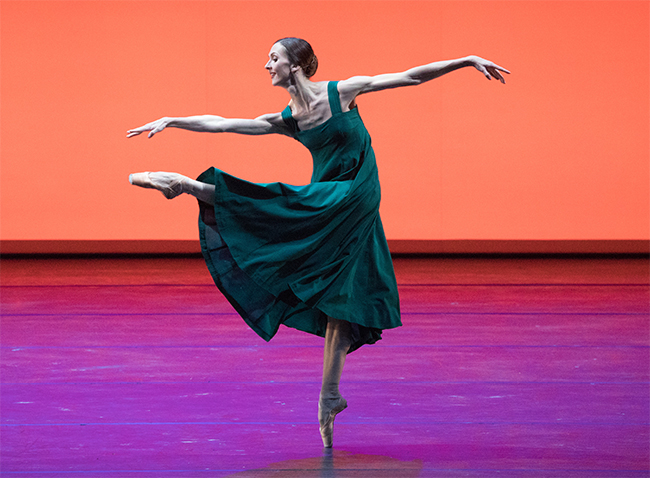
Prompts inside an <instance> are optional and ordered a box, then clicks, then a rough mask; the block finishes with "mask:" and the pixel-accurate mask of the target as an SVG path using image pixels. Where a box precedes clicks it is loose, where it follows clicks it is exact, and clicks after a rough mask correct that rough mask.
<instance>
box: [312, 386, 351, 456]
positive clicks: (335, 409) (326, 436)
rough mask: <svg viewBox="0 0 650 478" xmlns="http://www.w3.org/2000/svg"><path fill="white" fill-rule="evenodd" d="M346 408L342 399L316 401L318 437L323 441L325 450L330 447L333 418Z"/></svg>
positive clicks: (345, 403)
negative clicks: (318, 426)
mask: <svg viewBox="0 0 650 478" xmlns="http://www.w3.org/2000/svg"><path fill="white" fill-rule="evenodd" d="M347 407H348V402H347V401H346V400H345V399H344V398H343V397H339V398H338V399H335V400H322V399H320V400H318V423H319V425H320V436H321V438H322V439H323V446H324V447H325V448H331V447H332V442H333V440H332V435H333V432H334V418H336V415H337V414H338V413H340V412H342V411H343V410H345V409H346V408H347Z"/></svg>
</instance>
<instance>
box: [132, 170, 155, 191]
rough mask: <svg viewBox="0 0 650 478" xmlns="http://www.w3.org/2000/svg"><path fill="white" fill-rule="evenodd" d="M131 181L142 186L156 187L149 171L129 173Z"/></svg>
mask: <svg viewBox="0 0 650 478" xmlns="http://www.w3.org/2000/svg"><path fill="white" fill-rule="evenodd" d="M129 182H130V183H131V184H133V185H134V186H140V187H141V188H149V189H156V187H155V186H154V185H153V184H152V182H151V179H150V178H149V172H145V173H133V174H129Z"/></svg>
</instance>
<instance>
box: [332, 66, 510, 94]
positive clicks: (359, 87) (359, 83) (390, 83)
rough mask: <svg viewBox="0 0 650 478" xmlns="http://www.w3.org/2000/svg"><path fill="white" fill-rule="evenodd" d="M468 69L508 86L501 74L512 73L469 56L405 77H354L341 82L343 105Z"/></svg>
mask: <svg viewBox="0 0 650 478" xmlns="http://www.w3.org/2000/svg"><path fill="white" fill-rule="evenodd" d="M467 66H473V67H474V68H476V69H477V70H478V71H480V72H481V73H483V74H484V75H485V76H486V78H487V79H488V80H491V79H492V78H495V79H497V80H499V81H500V82H501V83H505V80H504V78H503V75H502V74H501V72H503V73H508V74H509V73H510V72H509V71H508V70H506V69H505V68H502V67H500V66H498V65H496V64H494V63H492V62H491V61H488V60H485V59H483V58H480V57H478V56H467V57H465V58H459V59H457V60H448V61H437V62H434V63H429V64H427V65H422V66H416V67H415V68H411V69H409V70H406V71H403V72H401V73H387V74H383V75H376V76H353V77H352V78H349V79H347V80H343V81H340V82H339V94H340V95H341V100H342V102H346V101H352V100H353V99H354V98H356V97H357V96H358V95H362V94H364V93H370V92H373V91H381V90H386V89H389V88H399V87H401V86H413V85H420V84H422V83H425V82H427V81H430V80H433V79H434V78H438V77H440V76H442V75H446V74H447V73H450V72H452V71H455V70H458V69H459V68H464V67H467Z"/></svg>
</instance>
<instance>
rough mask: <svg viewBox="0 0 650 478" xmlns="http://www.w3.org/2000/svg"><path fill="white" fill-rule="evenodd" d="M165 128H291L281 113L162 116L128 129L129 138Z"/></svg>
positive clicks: (206, 130) (250, 130)
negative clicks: (248, 115)
mask: <svg viewBox="0 0 650 478" xmlns="http://www.w3.org/2000/svg"><path fill="white" fill-rule="evenodd" d="M165 128H181V129H186V130H189V131H197V132H201V133H239V134H250V135H260V134H286V135H290V134H291V133H290V131H289V129H288V128H287V127H286V125H285V124H284V121H283V120H282V114H281V113H272V114H267V115H262V116H259V117H257V118H255V119H239V118H222V117H221V116H213V115H203V116H187V117H183V118H168V117H165V118H160V119H159V120H156V121H152V122H151V123H147V124H146V125H144V126H140V127H139V128H135V129H130V130H129V131H127V136H126V137H127V138H130V137H132V136H137V135H139V134H141V133H144V132H145V131H149V134H148V137H149V138H151V137H152V136H153V135H155V134H156V133H160V132H161V131H162V130H164V129H165Z"/></svg>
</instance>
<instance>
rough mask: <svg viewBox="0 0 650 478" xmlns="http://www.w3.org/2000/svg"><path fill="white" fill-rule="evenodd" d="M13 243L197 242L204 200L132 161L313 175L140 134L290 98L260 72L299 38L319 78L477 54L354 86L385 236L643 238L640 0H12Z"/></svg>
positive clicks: (289, 177) (191, 169) (8, 88)
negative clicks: (480, 68)
mask: <svg viewBox="0 0 650 478" xmlns="http://www.w3.org/2000/svg"><path fill="white" fill-rule="evenodd" d="M0 8H1V11H0V15H1V22H2V24H1V29H2V30H1V35H2V37H1V42H2V46H1V48H2V51H1V55H2V56H1V61H2V64H1V66H2V82H1V105H0V106H1V114H2V117H1V120H2V121H1V135H2V136H1V138H0V140H1V143H0V145H1V148H2V150H1V153H2V169H1V175H0V180H1V195H2V196H1V207H2V210H1V218H2V224H1V226H2V227H1V236H0V238H2V239H193V238H195V237H196V218H197V208H196V204H195V201H194V200H193V199H192V198H190V197H187V196H184V197H181V198H180V199H177V200H174V201H170V202H168V201H166V200H165V199H164V198H163V197H162V195H161V194H159V193H158V192H155V191H147V190H142V189H139V188H135V187H132V186H130V185H129V184H128V182H127V177H128V174H129V173H130V172H136V171H144V170H171V171H178V172H182V173H185V174H188V175H193V176H196V175H198V174H199V173H200V172H201V171H203V170H204V169H206V168H207V167H208V166H210V165H214V166H217V167H220V168H221V169H224V170H225V171H227V172H230V173H232V174H235V175H238V176H241V177H243V178H246V179H249V180H253V181H259V182H270V181H283V182H288V183H292V184H301V183H305V182H307V181H308V180H309V176H310V173H311V160H310V157H309V154H308V152H307V151H306V150H305V149H303V148H302V147H301V146H300V145H299V143H297V142H296V141H293V140H291V139H289V138H286V137H272V136H268V137H247V136H237V135H229V134H223V135H208V134H198V133H191V132H187V131H181V130H168V131H165V132H163V133H162V134H160V135H157V136H156V137H155V138H153V139H151V140H147V139H146V138H144V137H137V138H133V139H128V140H127V139H126V137H125V132H126V130H127V129H129V128H132V127H136V126H140V125H142V124H144V123H146V122H148V121H151V120H154V119H157V118H158V117H161V116H184V115H192V114H204V113H213V114H219V115H221V116H236V117H254V116H257V115H259V114H262V113H267V112H275V111H280V110H282V109H283V108H284V107H285V105H286V103H287V101H288V97H287V95H286V93H285V92H284V90H281V89H276V88H273V87H272V86H271V84H270V79H269V77H268V74H267V73H266V72H265V71H264V69H263V67H264V64H265V62H266V59H267V53H268V50H269V48H270V46H271V45H272V43H273V42H274V41H275V40H276V39H277V38H279V37H283V36H301V37H304V38H306V39H308V40H309V41H310V42H311V43H312V45H313V46H314V49H315V51H316V54H317V55H318V57H319V60H320V69H319V71H318V73H317V74H316V76H315V78H314V79H315V80H327V79H342V78H347V77H349V76H352V75H356V74H368V75H372V74H377V73H383V72H393V71H399V70H404V69H406V68H409V67H411V66H415V65H418V64H422V63H427V62H430V61H434V60H442V59H449V58H455V57H460V56H465V55H468V54H477V55H480V56H484V57H486V58H489V59H491V60H493V61H495V62H497V63H499V64H501V65H503V66H505V67H506V68H508V69H510V70H511V71H512V72H513V74H512V75H511V76H510V77H508V78H507V81H508V84H507V85H505V86H504V85H501V84H499V83H497V82H495V81H487V80H486V79H485V78H483V77H482V75H481V74H479V73H478V72H477V71H475V70H473V69H469V68H467V69H463V70H460V71H457V72H454V73H452V74H450V75H447V76H445V77H443V78H441V79H438V80H435V81H433V82H431V83H428V84H426V85H424V86H419V87H416V88H403V89H399V90H390V91H385V92H380V93H375V94H373V95H368V96H364V97H361V98H360V99H359V107H360V112H361V115H362V117H363V118H364V121H365V122H366V125H367V127H368V129H369V130H370V133H371V135H372V137H373V144H374V147H375V151H376V153H377V157H378V162H379V167H380V176H381V181H382V188H383V189H382V191H383V202H382V216H383V219H384V223H385V227H386V233H387V236H388V237H389V238H390V239H648V238H649V227H650V226H649V217H650V211H649V205H648V203H649V201H648V198H649V188H648V183H649V177H650V171H649V158H648V156H649V154H648V150H649V146H648V145H649V141H650V139H649V129H650V128H649V119H648V117H649V114H648V112H649V98H648V93H649V91H650V85H649V80H648V79H649V58H650V52H649V33H648V28H649V27H648V25H649V3H648V2H646V1H640V2H632V1H614V2H607V1H594V2H590V1H576V2H567V1H556V2H554V1H538V2H535V1H503V2H495V1H476V2H474V1H454V2H452V1H447V2H444V1H412V2H409V1H376V2H375V1H352V2H351V1H322V2H321V1H244V2H237V1H191V2H190V1H142V2H135V1H65V2H57V1H43V2H38V1H4V0H3V1H1V2H0Z"/></svg>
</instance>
